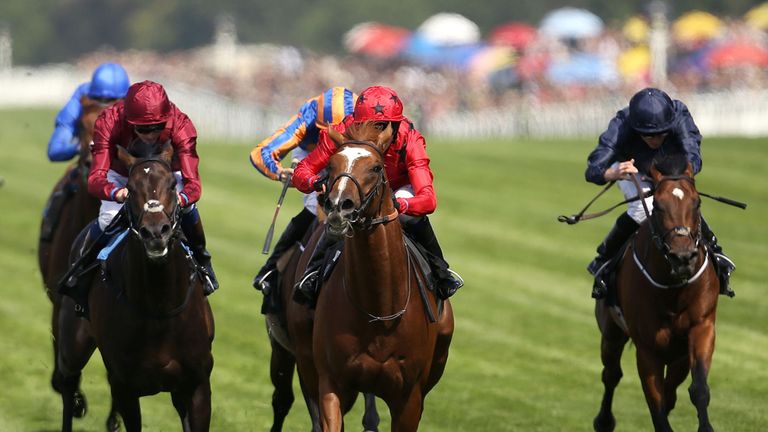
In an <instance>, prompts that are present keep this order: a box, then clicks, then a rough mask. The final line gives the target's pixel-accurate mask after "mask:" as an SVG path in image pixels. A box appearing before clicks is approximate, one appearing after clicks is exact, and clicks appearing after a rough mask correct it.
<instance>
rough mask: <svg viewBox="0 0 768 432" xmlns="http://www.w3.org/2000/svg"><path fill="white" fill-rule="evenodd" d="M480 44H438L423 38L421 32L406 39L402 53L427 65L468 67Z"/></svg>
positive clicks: (483, 46) (481, 46) (482, 46)
mask: <svg viewBox="0 0 768 432" xmlns="http://www.w3.org/2000/svg"><path fill="white" fill-rule="evenodd" d="M483 48H485V45H482V44H464V45H438V44H435V43H434V42H432V41H430V40H428V39H426V38H424V36H423V35H422V34H421V33H417V34H415V35H414V36H413V37H412V38H410V39H409V40H408V43H407V45H406V46H405V48H404V49H403V52H402V53H403V55H404V56H405V57H408V58H410V59H411V60H413V61H415V62H418V63H421V64H424V65H427V66H451V67H457V68H459V69H466V68H468V67H469V64H470V61H471V59H472V57H474V56H475V55H476V54H477V53H479V52H480V51H482V50H483Z"/></svg>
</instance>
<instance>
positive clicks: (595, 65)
mask: <svg viewBox="0 0 768 432" xmlns="http://www.w3.org/2000/svg"><path fill="white" fill-rule="evenodd" d="M546 77H547V79H548V80H549V81H550V82H552V83H553V84H566V85H567V84H604V83H611V82H615V81H616V80H618V78H619V74H618V72H617V71H616V65H614V64H613V63H612V62H610V61H608V60H606V59H604V58H602V57H599V56H596V55H594V54H586V53H576V54H573V55H571V56H570V57H568V58H567V59H565V60H563V61H554V62H552V63H551V64H550V65H549V67H548V68H547V72H546Z"/></svg>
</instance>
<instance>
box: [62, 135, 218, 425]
mask: <svg viewBox="0 0 768 432" xmlns="http://www.w3.org/2000/svg"><path fill="white" fill-rule="evenodd" d="M172 154H173V148H172V147H171V145H170V144H169V143H166V144H165V145H164V146H163V149H162V151H161V153H160V154H159V155H158V156H151V157H146V158H135V157H133V156H132V155H131V154H129V153H128V152H127V151H126V150H125V149H124V148H122V147H118V157H119V159H120V160H121V161H122V162H123V163H124V164H125V165H126V166H127V167H128V169H129V175H128V184H127V188H128V190H129V194H128V198H127V200H126V202H125V205H124V206H123V211H125V212H126V217H127V219H128V223H129V226H130V229H129V230H128V231H126V232H125V233H124V238H123V240H122V241H121V242H119V243H117V244H116V245H114V249H113V250H112V252H111V253H110V254H109V256H108V257H106V261H105V263H106V266H105V267H104V270H103V274H102V276H103V277H101V278H94V279H95V280H94V283H93V285H92V286H91V289H90V294H89V304H90V310H91V312H90V317H91V324H90V334H91V335H92V339H91V341H92V345H91V347H90V349H88V347H87V346H83V344H72V343H69V342H70V341H68V340H66V339H64V338H62V340H61V343H60V346H59V351H60V358H59V360H60V362H61V363H62V370H63V371H64V373H66V374H68V376H74V375H79V373H80V370H79V369H77V368H78V367H81V365H84V364H85V363H86V362H87V360H88V358H89V357H90V355H91V353H92V352H93V348H92V347H93V346H94V345H95V346H96V347H98V348H99V351H100V352H101V356H102V359H103V360H104V365H105V366H106V369H107V378H108V380H109V384H110V388H111V394H112V413H111V414H110V417H109V420H108V423H107V424H108V427H109V428H114V427H115V419H114V413H118V414H119V415H120V417H122V420H123V422H124V424H125V427H126V429H127V430H128V431H135V430H140V429H141V411H140V407H139V397H141V396H145V395H152V394H155V393H158V392H161V391H167V392H170V393H171V399H172V401H173V405H174V407H175V408H176V411H177V412H178V414H179V418H180V419H181V424H182V428H183V430H185V431H207V430H208V428H209V425H210V416H211V399H210V398H211V388H210V373H211V370H212V368H213V356H212V354H211V344H212V341H213V336H214V324H213V314H212V312H211V309H210V306H209V304H208V302H207V300H206V298H205V297H204V294H203V285H202V283H201V278H200V276H199V274H198V272H197V271H196V269H195V267H196V266H195V263H194V261H193V259H192V257H191V253H190V252H189V251H188V249H187V248H186V246H185V245H184V244H183V243H182V240H181V239H180V237H181V236H182V233H181V226H180V222H179V220H180V212H181V208H180V207H179V206H178V202H177V196H176V177H175V176H174V174H173V172H172V171H171V166H170V163H171V157H172ZM62 327H65V326H64V325H62ZM71 381H72V380H65V382H66V383H67V384H70V385H71V384H72V383H71ZM72 389H73V388H72V387H70V388H65V390H64V391H63V392H62V399H63V403H64V410H63V429H64V430H70V429H71V420H72V412H71V406H72V402H71V400H68V399H71V394H72Z"/></svg>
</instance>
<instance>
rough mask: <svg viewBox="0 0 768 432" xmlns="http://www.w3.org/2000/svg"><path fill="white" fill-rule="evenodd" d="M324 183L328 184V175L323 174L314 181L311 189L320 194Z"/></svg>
mask: <svg viewBox="0 0 768 432" xmlns="http://www.w3.org/2000/svg"><path fill="white" fill-rule="evenodd" d="M326 182H328V173H327V172H324V173H322V174H320V176H318V177H317V180H315V182H314V183H312V189H314V190H315V192H322V191H323V185H325V183H326Z"/></svg>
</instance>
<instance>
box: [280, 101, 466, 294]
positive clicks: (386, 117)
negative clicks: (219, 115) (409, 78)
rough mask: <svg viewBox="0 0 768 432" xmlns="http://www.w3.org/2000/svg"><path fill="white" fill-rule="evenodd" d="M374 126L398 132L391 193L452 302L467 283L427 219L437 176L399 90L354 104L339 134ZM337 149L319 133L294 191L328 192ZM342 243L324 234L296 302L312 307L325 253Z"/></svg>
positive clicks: (388, 162)
mask: <svg viewBox="0 0 768 432" xmlns="http://www.w3.org/2000/svg"><path fill="white" fill-rule="evenodd" d="M366 121H372V122H377V123H380V125H379V126H380V127H381V128H382V129H383V128H386V125H387V123H391V124H392V127H393V129H394V131H395V133H394V135H393V142H392V144H391V145H390V146H389V149H388V150H387V153H386V154H385V156H384V157H385V162H384V167H385V170H386V174H387V179H388V180H389V184H390V186H391V187H392V190H393V191H394V192H395V193H394V200H395V208H397V210H398V211H399V213H400V222H401V223H402V224H403V228H404V230H405V232H406V233H407V234H409V236H410V237H411V238H413V239H414V240H415V241H416V242H417V243H419V244H420V245H421V246H423V247H424V249H426V250H427V251H428V252H429V254H428V255H429V256H428V261H429V262H430V266H431V267H432V273H433V274H434V275H435V278H436V292H437V294H438V296H439V297H440V298H442V299H447V298H448V297H450V296H451V295H453V294H454V293H455V292H456V290H458V289H459V288H461V286H462V285H463V282H462V281H460V280H457V279H455V278H454V276H453V274H452V271H451V270H449V269H448V263H447V262H446V261H445V259H444V258H443V252H442V250H441V248H440V244H439V243H438V242H437V238H436V237H435V232H434V231H433V230H432V225H431V224H430V222H429V218H428V217H427V215H428V214H430V213H432V212H434V211H435V207H436V206H437V198H436V196H435V190H434V187H433V185H432V171H431V170H430V169H429V157H428V156H427V152H426V141H425V140H424V137H422V136H421V133H419V131H417V130H416V129H415V128H414V127H413V123H411V122H410V120H408V118H406V117H405V116H403V103H402V102H401V101H400V98H399V97H398V96H397V93H395V91H394V90H392V89H390V88H388V87H381V86H374V87H369V88H367V89H365V90H363V92H362V93H360V97H359V98H358V99H357V102H356V104H355V110H354V114H353V115H351V116H347V117H346V118H345V119H344V121H343V122H342V123H341V124H339V125H338V126H335V127H334V129H336V130H338V131H339V132H341V133H343V132H344V131H345V130H346V129H347V127H348V126H349V125H350V124H352V123H357V122H366ZM335 151H336V145H335V144H334V142H333V140H331V138H330V137H329V136H328V133H327V132H326V131H322V132H320V141H319V143H318V146H317V148H316V149H315V150H314V151H313V152H312V153H311V154H310V155H309V156H307V157H306V158H305V159H304V160H302V161H301V162H300V163H299V165H298V166H297V167H296V170H295V172H294V175H293V185H294V186H296V188H297V189H299V190H300V191H302V192H305V193H309V192H311V191H318V192H325V180H326V178H325V177H326V176H324V175H321V174H320V172H321V171H322V170H323V169H324V168H325V167H326V165H327V164H328V160H329V159H330V157H331V155H333V153H335ZM337 240H338V239H334V238H332V236H331V235H330V234H328V233H327V232H323V235H322V236H321V237H320V240H319V241H318V243H317V246H316V247H315V250H314V251H313V253H312V257H311V258H310V260H309V264H308V265H307V269H306V271H305V273H304V276H303V277H302V278H301V280H300V281H299V283H298V284H297V287H296V288H297V289H296V291H295V293H294V300H295V301H297V302H299V303H307V304H309V305H310V306H313V305H314V303H315V300H316V296H317V292H318V288H319V285H320V279H322V277H321V275H320V274H319V269H320V267H321V266H322V263H323V258H324V255H325V250H326V249H327V248H328V247H329V246H330V245H331V244H333V243H335V241H337Z"/></svg>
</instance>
